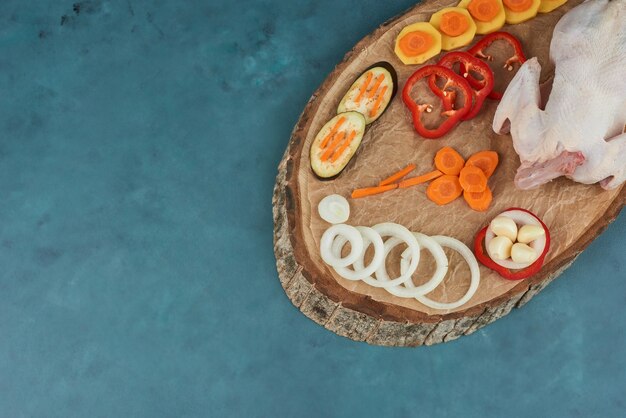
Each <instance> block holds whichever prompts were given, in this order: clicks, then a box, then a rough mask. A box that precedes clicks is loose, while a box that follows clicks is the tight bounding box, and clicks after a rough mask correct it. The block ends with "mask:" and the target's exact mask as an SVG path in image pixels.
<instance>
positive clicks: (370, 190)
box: [352, 183, 398, 199]
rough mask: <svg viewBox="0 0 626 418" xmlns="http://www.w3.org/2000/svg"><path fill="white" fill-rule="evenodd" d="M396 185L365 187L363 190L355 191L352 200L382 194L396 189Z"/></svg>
mask: <svg viewBox="0 0 626 418" xmlns="http://www.w3.org/2000/svg"><path fill="white" fill-rule="evenodd" d="M397 188H398V185H397V184H396V183H394V184H388V185H386V186H376V187H366V188H364V189H356V190H355V191H353V192H352V198H353V199H357V198H359V197H365V196H372V195H375V194H379V193H384V192H386V191H389V190H393V189H397Z"/></svg>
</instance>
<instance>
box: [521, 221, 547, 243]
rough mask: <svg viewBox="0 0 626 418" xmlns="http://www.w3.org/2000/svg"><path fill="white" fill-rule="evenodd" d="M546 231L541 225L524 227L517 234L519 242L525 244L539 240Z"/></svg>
mask: <svg viewBox="0 0 626 418" xmlns="http://www.w3.org/2000/svg"><path fill="white" fill-rule="evenodd" d="M545 234H546V231H545V230H544V229H543V228H542V227H540V226H539V225H524V226H522V227H521V228H520V229H519V232H518V233H517V241H518V242H521V243H523V244H528V243H529V242H533V241H534V240H536V239H537V238H540V237H543V236H544V235H545Z"/></svg>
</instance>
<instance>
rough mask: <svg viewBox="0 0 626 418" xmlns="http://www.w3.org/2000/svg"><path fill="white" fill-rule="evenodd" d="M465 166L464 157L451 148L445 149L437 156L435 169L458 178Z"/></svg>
mask: <svg viewBox="0 0 626 418" xmlns="http://www.w3.org/2000/svg"><path fill="white" fill-rule="evenodd" d="M464 165H465V160H464V159H463V157H461V155H460V154H459V153H458V152H456V151H455V150H454V149H453V148H451V147H443V148H441V149H440V150H439V151H438V152H437V154H435V167H437V170H439V171H441V172H442V173H444V174H450V175H452V176H458V175H459V173H460V172H461V170H462V169H463V166H464Z"/></svg>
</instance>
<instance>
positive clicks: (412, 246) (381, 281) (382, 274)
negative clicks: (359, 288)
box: [363, 222, 420, 289]
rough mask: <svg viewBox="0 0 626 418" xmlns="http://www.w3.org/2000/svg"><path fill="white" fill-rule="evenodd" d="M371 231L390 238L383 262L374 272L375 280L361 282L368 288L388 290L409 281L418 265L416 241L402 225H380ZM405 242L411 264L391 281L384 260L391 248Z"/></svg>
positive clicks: (369, 279)
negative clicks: (367, 285) (368, 286)
mask: <svg viewBox="0 0 626 418" xmlns="http://www.w3.org/2000/svg"><path fill="white" fill-rule="evenodd" d="M372 229H373V230H374V231H376V232H378V233H379V234H380V235H381V236H382V237H392V238H390V239H388V240H387V241H386V242H385V253H384V254H385V255H384V258H383V262H382V263H381V265H380V266H379V267H378V269H377V270H376V279H374V278H372V277H366V278H365V279H363V281H364V282H365V283H367V284H369V285H370V286H374V287H382V288H384V289H389V288H390V287H393V286H397V285H399V284H402V283H404V282H406V281H409V280H411V276H412V275H413V273H415V270H417V265H418V264H419V259H420V245H419V243H418V242H417V239H416V238H415V236H414V235H413V233H411V231H409V230H408V229H406V228H405V227H403V226H402V225H398V224H394V223H391V222H387V223H382V224H378V225H374V226H373V227H372ZM402 242H405V243H406V245H407V246H408V248H407V249H408V250H409V251H410V254H411V263H410V264H409V266H408V267H407V269H406V271H405V272H404V273H402V274H401V275H400V276H399V277H396V278H395V279H393V280H391V279H390V278H389V275H388V274H387V269H386V268H385V260H386V259H387V256H388V255H389V253H390V252H391V250H392V249H393V248H395V247H396V246H398V245H399V244H400V243H402Z"/></svg>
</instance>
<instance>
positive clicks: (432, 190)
mask: <svg viewBox="0 0 626 418" xmlns="http://www.w3.org/2000/svg"><path fill="white" fill-rule="evenodd" d="M461 193H463V189H462V188H461V185H460V184H459V178H458V177H457V176H450V175H447V174H446V175H445V176H441V177H439V178H437V179H435V180H434V181H433V182H432V183H430V184H429V185H428V188H427V189H426V196H428V198H429V199H430V200H432V201H433V202H435V203H436V204H438V205H439V206H442V205H447V204H448V203H450V202H452V201H453V200H454V199H456V198H457V197H459V196H461Z"/></svg>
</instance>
